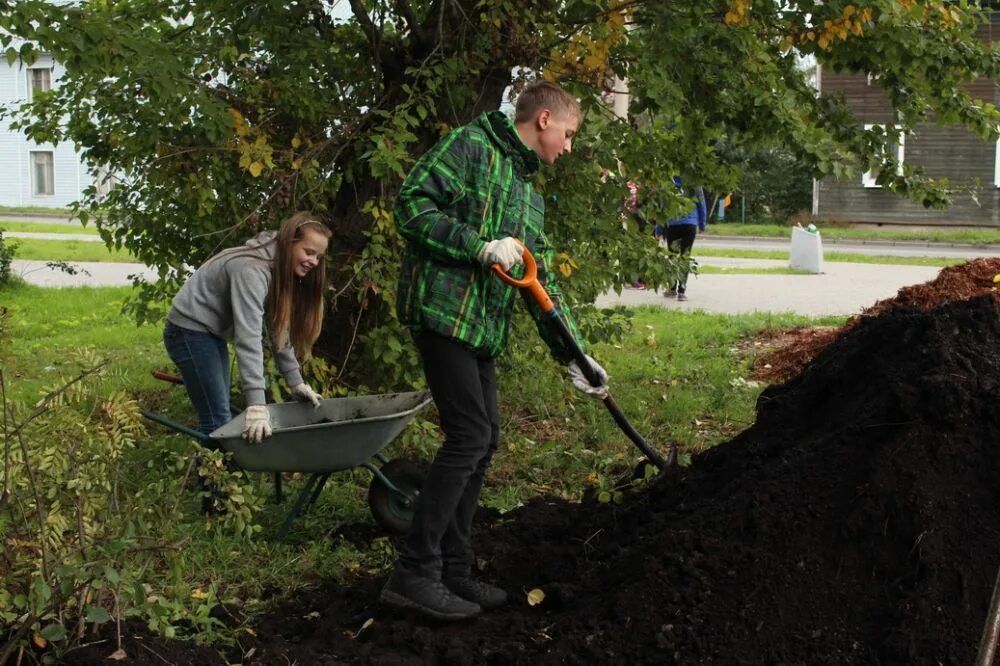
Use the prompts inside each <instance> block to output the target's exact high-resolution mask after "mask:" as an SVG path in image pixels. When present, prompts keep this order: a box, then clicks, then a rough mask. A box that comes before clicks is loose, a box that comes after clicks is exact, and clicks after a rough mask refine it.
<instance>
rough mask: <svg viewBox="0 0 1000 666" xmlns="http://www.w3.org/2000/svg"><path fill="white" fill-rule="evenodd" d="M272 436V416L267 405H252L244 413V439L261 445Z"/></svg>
mask: <svg viewBox="0 0 1000 666" xmlns="http://www.w3.org/2000/svg"><path fill="white" fill-rule="evenodd" d="M270 436H271V416H270V414H268V413H267V405H250V406H249V407H247V411H246V412H244V424H243V439H245V440H247V441H248V442H250V443H251V444H260V443H261V442H262V441H263V440H265V439H266V438H268V437H270Z"/></svg>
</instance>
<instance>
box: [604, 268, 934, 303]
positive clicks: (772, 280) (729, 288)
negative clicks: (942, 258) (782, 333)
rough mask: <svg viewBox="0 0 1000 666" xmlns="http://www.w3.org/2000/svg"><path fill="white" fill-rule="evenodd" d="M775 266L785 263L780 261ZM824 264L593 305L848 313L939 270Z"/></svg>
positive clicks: (698, 279)
mask: <svg viewBox="0 0 1000 666" xmlns="http://www.w3.org/2000/svg"><path fill="white" fill-rule="evenodd" d="M699 261H700V263H702V264H703V265H716V264H714V262H713V261H712V260H711V259H707V258H706V259H701V260H699ZM773 264H777V265H785V266H787V262H784V261H778V262H772V265H773ZM725 265H727V266H731V265H732V264H729V263H728V262H727V263H726V264H725ZM742 265H744V266H747V265H751V264H742ZM823 268H824V269H825V272H824V273H821V274H820V275H781V274H776V275H748V274H742V275H718V274H713V275H693V276H691V277H690V279H689V280H688V288H687V295H688V300H687V301H684V302H679V301H678V300H677V299H676V298H665V297H664V296H663V295H661V294H658V293H655V292H653V291H650V290H636V289H626V290H624V291H622V293H621V294H620V295H618V294H615V293H613V292H610V293H607V294H604V295H603V296H601V297H600V298H598V299H597V305H598V306H600V307H607V306H609V305H616V304H623V305H629V306H636V305H656V306H659V307H667V308H671V309H676V310H704V311H705V312H713V313H720V314H737V313H744V312H794V313H796V314H801V315H807V316H811V317H819V316H824V315H852V314H856V313H858V312H860V311H861V309H862V308H865V307H868V306H870V305H873V304H874V303H875V302H876V301H878V300H880V299H883V298H889V297H891V296H895V295H896V292H897V291H898V290H899V288H900V287H905V286H908V285H912V284H919V283H921V282H927V281H928V280H932V279H934V277H936V276H937V274H938V271H940V270H941V269H939V268H935V267H929V266H895V265H893V266H889V265H881V264H850V263H830V262H827V263H825V264H824V265H823Z"/></svg>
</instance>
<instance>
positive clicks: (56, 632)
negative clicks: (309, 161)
mask: <svg viewBox="0 0 1000 666" xmlns="http://www.w3.org/2000/svg"><path fill="white" fill-rule="evenodd" d="M38 634H39V635H40V636H41V637H42V638H44V639H45V640H47V641H61V640H62V639H64V638H66V627H64V626H62V625H61V624H59V623H58V622H53V623H52V624H49V625H46V626H45V627H44V628H43V629H42V630H41V631H40V632H38Z"/></svg>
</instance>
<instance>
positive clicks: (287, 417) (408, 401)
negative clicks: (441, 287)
mask: <svg viewBox="0 0 1000 666" xmlns="http://www.w3.org/2000/svg"><path fill="white" fill-rule="evenodd" d="M153 375H154V376H156V377H157V378H159V379H164V380H166V381H170V382H173V383H181V380H180V378H179V377H175V376H173V375H169V374H167V373H161V372H154V373H153ZM431 401H432V398H431V395H430V393H429V392H428V391H413V392H409V393H387V394H380V395H367V396H353V397H346V398H327V399H325V400H321V401H320V404H319V407H313V405H312V403H302V402H285V403H277V404H270V405H268V406H267V409H268V412H269V413H270V415H271V426H272V432H271V436H270V437H268V438H267V439H265V440H264V441H263V442H261V443H260V444H251V443H249V442H247V441H246V440H244V439H243V436H242V435H243V424H244V415H243V414H242V413H241V414H238V415H235V416H234V418H233V419H232V420H231V421H229V422H228V423H226V424H225V425H224V426H222V427H221V428H218V429H217V430H215V431H214V432H212V433H211V434H210V435H205V434H204V433H201V432H198V431H197V430H193V429H191V428H188V427H186V426H184V425H181V424H180V423H177V422H175V421H172V420H171V419H168V418H166V417H164V416H162V415H160V414H155V413H153V412H149V411H145V410H144V411H143V412H142V415H143V416H144V417H146V418H147V419H149V420H150V421H155V422H156V423H159V424H161V425H164V426H166V427H168V428H170V429H171V430H174V431H176V432H180V433H183V434H185V435H188V436H189V437H191V438H193V439H195V440H196V441H197V442H198V443H199V444H201V445H202V446H206V447H208V448H221V449H223V450H225V451H228V452H230V453H232V455H233V460H234V462H235V463H236V464H237V465H239V467H240V468H241V469H242V470H244V471H247V472H273V473H274V474H275V488H276V492H277V495H278V501H281V474H283V473H295V472H299V473H303V474H309V475H310V476H309V478H308V479H307V481H306V484H305V486H304V487H303V488H302V490H301V491H300V492H299V495H298V498H297V499H296V501H295V505H294V506H293V507H292V510H291V511H290V512H289V513H288V515H287V516H286V517H285V521H284V524H283V525H282V526H281V529H280V530H279V531H278V534H277V539H278V540H279V541H280V540H281V539H283V538H284V537H285V535H286V534H287V533H288V530H289V528H290V527H291V525H292V521H294V520H295V518H296V517H297V516H298V515H299V514H300V513H301V512H302V511H303V510H305V509H308V508H309V507H310V506H311V505H312V504H313V503H314V502H315V501H316V500H317V499H318V498H319V495H320V492H322V490H323V486H324V485H326V482H327V479H329V477H330V475H331V474H333V473H334V472H340V471H344V470H348V469H352V468H355V467H364V468H365V469H367V470H368V471H370V472H371V473H372V481H371V484H370V485H369V487H368V505H369V508H370V509H371V512H372V516H373V517H374V518H375V521H376V522H377V523H378V524H379V525H381V526H382V527H383V528H384V529H386V530H387V531H389V532H390V533H393V534H405V533H406V531H407V530H408V529H409V526H410V522H411V521H412V519H413V510H414V505H415V503H416V500H417V497H418V496H419V494H420V488H421V486H422V485H423V480H424V471H425V470H424V468H423V467H422V466H421V465H420V464H419V463H417V462H414V461H412V460H407V459H404V458H397V459H395V460H389V459H388V458H387V457H385V456H384V455H383V454H382V453H381V451H382V449H384V448H385V447H386V446H388V445H389V444H390V443H391V442H392V440H393V439H395V438H396V436H397V435H399V433H400V432H402V430H403V428H405V427H406V424H407V423H409V422H410V420H411V419H412V418H413V417H414V416H415V415H416V414H417V412H419V411H420V410H421V409H423V408H424V407H426V406H427V405H428V404H430V403H431ZM372 459H374V460H376V461H378V462H379V463H381V466H376V465H375V464H374V463H373V462H372Z"/></svg>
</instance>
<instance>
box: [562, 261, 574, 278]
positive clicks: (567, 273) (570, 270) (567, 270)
mask: <svg viewBox="0 0 1000 666" xmlns="http://www.w3.org/2000/svg"><path fill="white" fill-rule="evenodd" d="M559 272H560V273H562V274H563V275H564V276H565V277H569V276H570V275H572V274H573V267H572V266H570V265H569V264H559Z"/></svg>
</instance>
